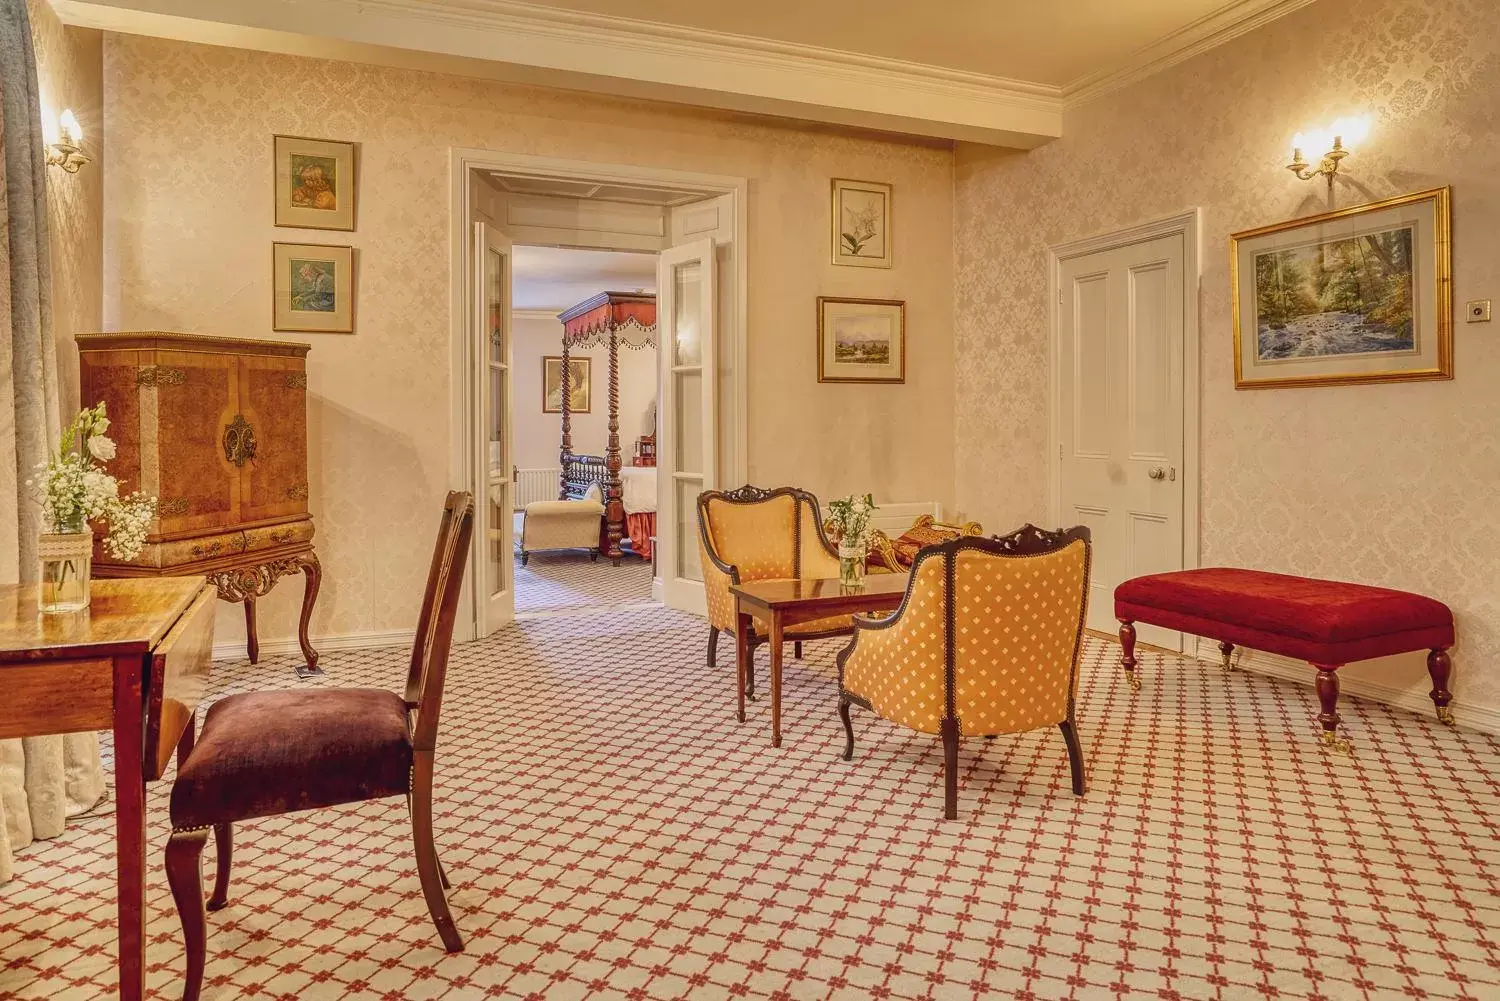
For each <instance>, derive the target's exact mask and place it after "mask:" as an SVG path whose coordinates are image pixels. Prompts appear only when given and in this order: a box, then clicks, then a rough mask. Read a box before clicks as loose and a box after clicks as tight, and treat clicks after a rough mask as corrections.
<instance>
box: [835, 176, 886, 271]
mask: <svg viewBox="0 0 1500 1001" xmlns="http://www.w3.org/2000/svg"><path fill="white" fill-rule="evenodd" d="M833 263H835V264H848V265H851V266H853V267H859V268H888V267H890V266H891V186H890V185H889V184H881V183H880V182H878V181H846V180H844V179H843V178H838V177H835V178H834V179H833Z"/></svg>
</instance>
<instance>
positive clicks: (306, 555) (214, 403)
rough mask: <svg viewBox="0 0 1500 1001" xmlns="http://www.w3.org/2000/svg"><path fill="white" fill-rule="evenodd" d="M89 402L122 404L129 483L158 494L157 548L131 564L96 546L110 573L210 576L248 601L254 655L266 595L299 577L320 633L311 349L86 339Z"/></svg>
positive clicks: (313, 660)
mask: <svg viewBox="0 0 1500 1001" xmlns="http://www.w3.org/2000/svg"><path fill="white" fill-rule="evenodd" d="M77 340H78V353H79V363H80V388H81V394H82V395H81V398H82V400H83V402H84V403H85V404H86V405H93V404H94V403H97V402H98V401H100V400H103V401H104V402H105V403H106V404H108V413H109V418H110V422H111V423H110V436H111V437H112V438H114V439H115V442H116V444H117V446H118V453H117V454H116V456H115V458H114V460H113V461H111V462H110V463H109V464H108V466H109V470H110V472H111V473H113V474H114V475H115V476H117V477H119V479H120V482H121V488H122V490H127V491H128V490H144V491H145V492H146V493H148V494H153V495H155V496H156V497H157V498H158V501H159V506H158V508H157V520H156V523H155V524H154V526H153V530H152V532H151V535H150V536H149V538H148V539H147V542H146V548H145V549H144V550H143V551H142V553H141V555H140V556H139V557H137V558H136V559H134V560H132V561H130V562H129V563H122V562H120V561H118V560H112V559H110V557H109V556H108V555H107V554H106V553H105V552H104V551H103V550H102V549H100V548H98V546H97V543H96V548H95V553H94V573H95V575H96V576H99V577H159V576H179V575H188V574H205V575H207V576H208V578H209V580H210V581H212V582H213V584H214V586H215V587H217V588H218V592H219V597H220V598H221V599H223V600H224V601H231V602H241V603H243V604H244V606H245V629H246V632H247V633H248V635H249V654H250V660H251V662H252V663H254V662H255V661H256V660H257V659H258V658H259V655H260V650H259V642H258V639H257V637H256V630H255V602H256V600H257V599H258V598H260V597H261V596H263V595H264V594H266V592H268V591H270V590H271V588H272V587H274V586H275V584H276V582H277V581H278V580H279V579H280V578H282V577H283V576H286V575H288V574H295V573H301V574H302V575H303V578H304V580H305V584H306V587H305V590H304V593H303V598H302V619H301V625H300V627H299V631H298V638H299V640H300V641H301V645H302V653H303V655H304V656H305V657H306V659H307V665H306V667H305V668H299V669H298V673H299V674H306V673H316V672H317V664H318V654H317V651H315V650H314V649H313V648H312V645H311V644H310V643H309V642H308V638H307V626H308V621H309V619H310V618H311V617H312V609H313V603H314V602H315V601H316V600H317V597H318V585H319V584H320V582H321V580H322V569H321V567H320V566H319V564H318V557H317V554H316V553H315V552H314V550H313V543H312V539H313V523H312V517H311V516H310V515H309V514H308V512H307V365H306V357H307V352H308V348H309V345H307V344H297V343H293V342H289V341H260V340H241V339H236V338H229V337H206V336H201V335H198V334H169V333H156V332H141V333H118V334H87V335H83V336H80V337H78V339H77Z"/></svg>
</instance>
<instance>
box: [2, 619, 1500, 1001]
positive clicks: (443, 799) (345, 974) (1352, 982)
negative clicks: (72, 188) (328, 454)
mask: <svg viewBox="0 0 1500 1001" xmlns="http://www.w3.org/2000/svg"><path fill="white" fill-rule="evenodd" d="M706 632H707V630H706V629H705V628H704V627H703V625H702V624H701V622H700V621H699V620H696V619H692V618H689V617H687V616H683V615H679V614H677V613H674V612H670V611H665V610H661V609H645V610H634V611H611V612H608V613H595V614H576V615H566V616H558V617H551V618H540V619H533V620H530V621H527V622H524V623H522V624H519V625H517V626H514V627H511V628H509V629H507V630H505V631H503V632H502V633H500V634H498V635H497V636H495V637H492V638H491V639H489V640H486V641H482V642H479V643H473V644H467V645H463V646H460V647H457V648H455V651H454V661H453V665H452V668H451V669H450V685H449V697H448V699H447V701H446V705H445V707H444V726H443V731H444V732H443V734H442V735H441V743H440V746H439V774H438V789H437V810H438V819H437V824H436V827H437V838H438V845H439V850H440V852H441V854H442V856H443V858H444V862H445V864H446V867H447V870H448V874H449V876H450V877H451V879H452V882H453V891H452V895H451V899H452V905H453V912H454V916H455V918H456V919H457V921H458V924H459V927H460V929H461V930H462V932H463V934H464V936H465V938H466V941H467V951H466V952H464V953H462V954H457V955H451V956H450V955H445V954H444V953H443V951H442V949H441V946H440V945H439V944H438V941H437V936H436V934H435V933H434V931H433V929H432V926H431V924H430V922H429V920H428V916H427V912H426V909H425V907H424V905H423V902H422V896H421V890H420V888H419V886H418V883H417V877H416V872H415V867H414V864H413V862H412V857H411V849H410V839H409V833H408V827H407V818H406V813H405V807H404V804H403V803H402V802H401V801H400V800H399V799H397V800H388V801H384V802H378V803H371V804H364V805H361V806H357V807H350V808H344V809H334V810H324V811H319V812H315V813H308V814H301V815H293V816H289V817H277V818H269V819H266V820H261V821H256V822H251V823H247V824H243V825H240V826H239V827H237V829H236V839H235V840H236V846H235V860H234V861H235V869H234V879H233V882H232V884H231V892H230V905H229V907H228V908H227V909H225V910H223V911H219V912H217V913H215V914H211V915H210V916H209V943H208V969H207V978H206V982H205V991H204V997H205V998H207V999H210V1001H224V999H232V998H255V999H263V1001H281V999H331V998H349V999H361V1001H365V999H382V1001H394V999H408V998H410V999H453V1001H467V999H480V998H516V999H536V1001H582V999H589V1001H621V999H635V1001H647V999H663V1001H665V999H679V998H682V999H689V998H690V999H714V998H740V997H743V998H752V999H775V1001H801V999H808V1001H814V999H816V1001H832V999H840V1001H842V999H855V998H858V999H864V998H890V999H918V998H921V999H979V998H1000V997H1004V998H1018V999H1029V1001H1051V999H1059V1001H1062V999H1067V1001H1093V999H1107V1001H1115V999H1120V998H1153V999H1167V1001H1173V999H1179V1001H1180V999H1224V1001H1237V999H1260V998H1281V999H1293V998H1295V999H1318V1001H1331V999H1345V998H1350V999H1356V998H1357V999H1369V1001H1377V999H1386V998H1434V999H1436V998H1461V999H1468V1001H1493V999H1496V998H1500V944H1497V938H1500V742H1497V741H1496V740H1495V739H1493V738H1490V737H1486V736H1484V735H1480V734H1477V733H1474V732H1472V731H1464V730H1452V729H1448V728H1446V727H1442V726H1440V725H1438V724H1437V723H1436V722H1435V721H1433V720H1431V719H1428V718H1425V717H1421V716H1416V715H1413V714H1410V713H1407V712H1404V711H1402V710H1393V709H1387V708H1385V707H1382V706H1378V705H1374V704H1371V703H1366V702H1362V701H1360V700H1357V699H1346V700H1345V702H1344V703H1343V704H1342V705H1341V710H1342V711H1343V712H1344V713H1345V716H1346V720H1347V722H1348V726H1349V729H1350V732H1351V734H1352V735H1353V736H1354V737H1355V746H1356V756H1355V757H1354V758H1352V759H1350V758H1345V757H1342V756H1338V755H1334V754H1330V753H1329V752H1328V751H1326V750H1325V749H1324V748H1323V747H1322V746H1321V745H1320V744H1319V743H1318V741H1317V739H1316V736H1315V734H1314V732H1313V724H1312V722H1311V720H1312V717H1313V715H1314V713H1315V712H1316V709H1315V708H1314V705H1313V698H1312V695H1311V691H1310V689H1305V688H1302V687H1300V686H1296V685H1291V684H1287V683H1284V682H1279V681H1274V680H1269V679H1266V678H1263V677H1259V676H1255V675H1251V674H1246V673H1241V672H1235V673H1231V674H1228V675H1226V674H1225V673H1224V672H1223V671H1222V670H1221V669H1219V668H1217V667H1215V666H1212V665H1207V664H1200V663H1197V662H1196V661H1192V660H1188V659H1185V658H1180V657H1175V656H1170V657H1169V656H1162V655H1152V654H1149V653H1148V654H1146V655H1145V657H1144V658H1143V664H1142V667H1143V672H1142V673H1143V677H1144V679H1145V689H1144V690H1143V691H1141V692H1140V693H1139V694H1136V695H1134V696H1132V694H1131V692H1130V689H1129V687H1128V686H1127V685H1125V684H1124V682H1123V679H1122V678H1121V677H1120V675H1119V672H1118V671H1117V670H1116V668H1115V666H1114V658H1115V657H1116V655H1117V648H1116V647H1114V646H1113V645H1112V644H1108V643H1105V642H1102V641H1098V640H1090V641H1089V645H1088V650H1087V656H1086V665H1085V671H1084V677H1083V683H1082V688H1081V691H1080V695H1079V699H1080V706H1081V711H1080V728H1081V731H1082V735H1083V740H1084V747H1085V751H1086V754H1087V757H1088V761H1089V769H1090V775H1089V778H1090V788H1089V793H1088V795H1087V796H1086V797H1084V798H1083V799H1076V798H1074V797H1073V796H1072V795H1071V793H1070V791H1069V786H1068V767H1067V759H1066V755H1065V753H1064V749H1063V744H1062V738H1061V736H1060V735H1059V734H1057V733H1055V732H1049V731H1038V732H1035V733H1031V734H1025V735H1021V736H1019V737H1002V738H1000V739H998V740H995V741H993V742H985V741H982V740H973V741H966V742H965V744H964V747H963V754H962V757H961V767H962V775H961V777H960V783H961V784H960V803H959V808H960V817H959V819H958V820H957V821H948V822H945V821H943V820H942V819H941V799H942V796H941V790H940V785H939V783H940V778H939V762H940V760H941V754H940V750H939V746H938V741H937V740H936V739H935V738H931V737H927V736H924V735H920V734H915V733H912V732H910V731H906V730H902V729H899V728H896V727H893V726H890V725H888V724H885V723H882V722H879V721H876V720H874V719H872V718H871V717H870V716H869V715H868V714H861V713H859V712H858V711H856V715H855V728H856V736H857V745H856V752H855V759H854V760H853V761H852V762H847V763H846V762H843V761H841V760H839V757H838V754H839V751H840V750H841V749H842V743H843V736H842V729H841V727H840V725H839V723H838V720H837V717H836V715H835V696H834V686H833V683H832V676H833V668H832V658H833V654H834V652H835V651H836V650H837V649H838V646H839V643H838V642H837V641H826V642H823V643H820V644H809V647H808V650H807V654H808V657H807V660H806V661H803V662H796V661H790V659H789V663H788V671H787V686H786V693H785V714H786V715H785V733H786V746H785V747H784V748H782V749H781V750H780V751H776V750H772V748H771V747H770V746H769V744H770V735H769V722H768V708H767V706H766V705H765V703H764V702H760V701H757V702H754V703H751V705H750V719H749V721H748V722H746V723H744V724H736V723H735V722H734V716H733V702H734V700H733V687H732V681H731V680H730V679H731V678H732V676H733V664H732V661H731V659H730V654H729V644H727V643H726V644H725V645H724V650H723V656H722V657H721V665H720V668H719V671H718V673H717V675H716V676H710V675H709V674H708V672H707V669H706V668H705V667H704V664H703V645H704V639H705V634H706ZM788 653H790V650H788ZM405 657H406V653H405V651H401V650H382V651H361V652H349V653H342V654H332V655H329V656H328V657H326V658H325V666H326V667H327V670H328V678H327V679H326V680H325V681H323V682H321V683H323V684H339V685H384V686H386V687H391V688H395V687H397V686H398V685H399V683H400V681H401V679H402V678H403V677H404V669H405V666H404V661H405ZM289 663H290V662H289V661H286V660H285V659H284V658H283V659H280V660H277V659H271V660H268V661H267V662H263V663H262V664H261V665H260V666H258V667H251V666H250V665H249V664H247V663H236V664H221V665H217V666H216V672H215V676H214V677H215V680H214V695H215V696H220V695H224V694H228V693H230V692H235V691H245V690H247V689H252V688H255V687H265V686H272V685H287V684H292V683H295V682H293V680H292V675H291V671H290V670H289ZM1460 669H1461V665H1460ZM761 682H762V684H761V687H762V689H764V688H765V681H764V653H762V657H761ZM304 684H305V683H304ZM169 778H170V776H169ZM168 789H169V782H168V781H163V782H161V783H158V784H156V785H155V786H153V788H152V792H151V797H150V815H149V822H150V825H151V831H152V848H151V855H150V861H151V866H152V868H151V872H150V887H149V907H150V914H149V926H148V934H149V939H150V941H149V947H148V955H147V959H148V977H149V985H150V987H151V989H152V990H153V992H154V995H155V996H156V997H161V998H172V999H175V998H177V997H178V996H179V993H180V990H181V969H182V948H181V944H180V940H179V937H178V936H179V930H178V925H177V920H176V915H175V912H174V911H173V909H172V906H171V900H170V896H169V894H168V892H167V886H166V879H165V877H164V875H163V873H162V870H161V849H162V846H163V844H164V842H165V838H166V834H167V830H168V822H167V814H166V792H167V790H168ZM207 854H208V855H210V856H212V854H213V847H212V842H210V846H209V849H208V852H207ZM205 866H206V869H207V870H208V873H209V875H210V877H211V866H212V862H211V860H209V859H205ZM17 873H18V875H17V878H16V879H15V880H14V881H12V882H11V883H9V884H7V885H6V886H4V887H0V997H3V998H28V999H29V998H48V999H59V1001H72V999H79V1001H83V999H90V998H107V997H110V996H112V995H113V964H114V920H113V917H114V896H113V883H112V873H113V839H112V820H111V819H110V818H107V817H106V818H97V819H89V820H84V821H81V822H79V823H76V824H75V825H73V826H71V827H70V828H69V829H68V831H67V832H66V833H65V834H64V835H63V836H62V837H60V838H58V839H56V840H54V841H51V842H45V843H38V844H37V845H35V846H33V847H32V848H31V849H29V850H27V851H26V852H24V853H22V854H21V855H20V857H19V858H18V859H17Z"/></svg>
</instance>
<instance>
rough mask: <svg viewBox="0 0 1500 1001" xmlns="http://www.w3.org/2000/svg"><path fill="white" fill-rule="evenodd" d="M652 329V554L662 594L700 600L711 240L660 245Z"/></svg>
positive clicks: (710, 444)
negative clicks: (655, 411) (656, 377)
mask: <svg viewBox="0 0 1500 1001" xmlns="http://www.w3.org/2000/svg"><path fill="white" fill-rule="evenodd" d="M656 281H657V334H658V336H659V338H660V344H661V349H660V350H659V352H658V355H659V357H660V358H661V366H662V371H661V379H660V385H661V395H662V401H661V403H662V406H661V417H660V420H659V424H660V426H661V439H662V440H661V441H660V443H659V447H658V449H657V456H658V457H657V467H656V469H657V498H658V511H657V517H658V519H660V523H659V524H658V525H657V526H656V536H657V544H658V545H659V546H660V547H661V550H662V551H661V553H660V554H659V556H658V557H657V563H656V565H657V568H658V572H659V573H660V574H661V577H662V600H663V601H664V602H666V603H667V604H668V605H670V606H672V607H673V608H681V609H684V610H687V611H699V612H701V611H702V610H703V608H704V598H703V569H702V564H701V563H700V562H699V555H698V512H697V499H698V494H700V493H701V492H703V491H704V490H713V489H714V488H715V487H717V485H718V450H717V443H718V442H717V437H718V436H717V431H716V423H715V415H716V414H717V410H716V408H715V401H714V389H715V385H716V383H717V368H716V366H715V352H714V348H715V330H714V318H715V316H716V315H717V311H716V309H715V294H714V242H713V240H712V239H707V240H699V241H698V242H696V243H690V244H687V245H685V246H681V247H674V248H672V249H671V250H668V251H666V252H664V253H663V254H662V255H661V258H660V260H659V261H658V263H657V275H656Z"/></svg>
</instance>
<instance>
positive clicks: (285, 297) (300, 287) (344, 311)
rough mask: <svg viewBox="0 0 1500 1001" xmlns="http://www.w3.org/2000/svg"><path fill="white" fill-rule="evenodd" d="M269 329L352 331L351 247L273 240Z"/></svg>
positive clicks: (352, 272)
mask: <svg viewBox="0 0 1500 1001" xmlns="http://www.w3.org/2000/svg"><path fill="white" fill-rule="evenodd" d="M271 273H272V275H273V276H274V281H273V290H274V297H273V301H272V308H271V329H272V330H293V331H298V332H301V333H324V334H352V333H354V248H353V247H330V246H325V245H323V244H321V243H273V244H271Z"/></svg>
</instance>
